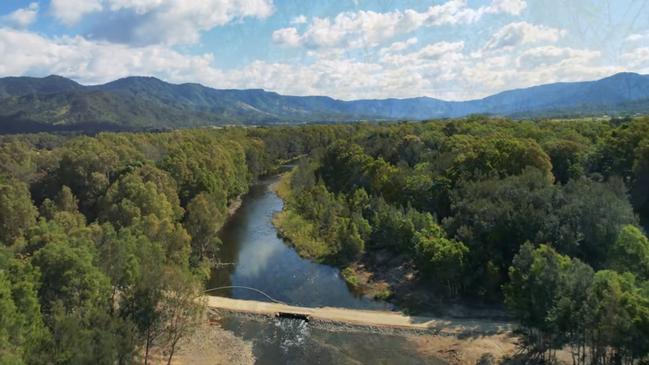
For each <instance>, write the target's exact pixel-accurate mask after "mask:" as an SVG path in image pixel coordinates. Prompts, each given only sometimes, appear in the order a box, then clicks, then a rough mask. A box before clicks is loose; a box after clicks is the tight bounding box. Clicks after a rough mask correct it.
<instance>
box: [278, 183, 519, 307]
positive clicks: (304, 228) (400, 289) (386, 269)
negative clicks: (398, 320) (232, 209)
mask: <svg viewBox="0 0 649 365" xmlns="http://www.w3.org/2000/svg"><path fill="white" fill-rule="evenodd" d="M294 171H295V170H291V171H289V172H286V173H284V174H282V175H280V178H279V180H278V181H277V182H275V183H274V184H272V185H271V186H270V189H271V190H272V191H273V192H275V194H277V196H278V197H279V198H280V199H282V200H283V201H284V203H285V204H286V202H288V201H290V199H292V191H291V187H290V180H291V177H292V174H293V173H294ZM273 225H274V226H275V228H276V231H277V232H278V235H279V236H280V237H282V238H283V239H284V240H285V241H286V243H287V244H288V245H290V246H291V247H292V248H293V249H294V250H295V251H296V252H297V253H298V254H299V255H300V256H301V257H303V258H306V259H309V260H311V261H314V262H318V263H326V264H328V265H332V266H337V267H338V268H339V269H340V270H341V271H340V273H341V276H342V278H343V279H344V280H345V282H346V283H347V285H348V287H349V288H350V289H351V290H352V291H353V292H354V293H356V294H357V295H360V296H363V297H366V298H369V299H374V300H380V301H387V302H389V303H391V304H394V305H396V306H398V307H399V308H402V309H404V310H407V311H409V312H413V313H427V314H432V315H435V316H453V317H459V318H499V319H501V318H508V315H507V314H506V313H505V312H504V311H503V310H502V309H501V308H500V307H498V306H484V307H481V306H477V305H475V304H472V305H467V304H466V303H464V302H454V301H449V300H447V299H445V298H444V297H443V296H440V295H437V293H435V292H434V291H432V290H431V289H430V286H429V285H427V283H426V282H425V280H424V279H422V276H421V275H420V273H419V270H418V267H417V265H416V263H415V262H414V259H413V258H412V256H411V255H407V254H400V255H395V254H394V252H392V251H389V250H387V249H375V250H367V251H366V252H364V253H363V255H362V256H361V257H359V258H358V260H356V261H354V262H352V263H350V264H347V265H336V264H335V263H333V262H329V261H328V260H327V258H328V257H330V255H331V248H330V247H329V246H328V245H327V243H326V242H323V241H322V240H321V239H319V238H318V234H317V232H315V228H314V226H313V224H312V223H311V222H308V221H307V220H305V219H304V218H302V217H301V216H300V215H299V214H297V213H295V212H293V211H292V210H290V209H286V208H285V209H283V210H282V211H281V212H278V213H275V214H274V216H273Z"/></svg>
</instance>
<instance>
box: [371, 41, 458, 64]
mask: <svg viewBox="0 0 649 365" xmlns="http://www.w3.org/2000/svg"><path fill="white" fill-rule="evenodd" d="M463 49H464V42H463V41H460V42H437V43H432V44H428V45H426V46H424V47H422V48H421V49H419V50H417V51H414V52H410V53H405V54H402V53H392V52H388V53H386V54H384V55H383V57H382V58H381V62H383V63H385V64H388V65H389V66H413V65H414V66H416V65H419V64H422V63H430V62H431V61H438V60H440V59H448V60H452V61H457V60H458V59H461V58H463V57H464V55H463V54H462V53H461V52H462V50H463ZM449 66H450V65H449Z"/></svg>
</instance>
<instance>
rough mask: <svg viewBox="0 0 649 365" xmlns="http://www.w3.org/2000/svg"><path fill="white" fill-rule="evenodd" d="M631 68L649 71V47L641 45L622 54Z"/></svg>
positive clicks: (644, 71)
mask: <svg viewBox="0 0 649 365" xmlns="http://www.w3.org/2000/svg"><path fill="white" fill-rule="evenodd" d="M621 58H622V60H624V61H625V62H626V63H627V64H628V65H629V67H630V68H631V69H633V70H636V71H638V72H642V73H649V47H639V48H636V49H633V50H631V51H629V52H626V53H624V54H622V56H621Z"/></svg>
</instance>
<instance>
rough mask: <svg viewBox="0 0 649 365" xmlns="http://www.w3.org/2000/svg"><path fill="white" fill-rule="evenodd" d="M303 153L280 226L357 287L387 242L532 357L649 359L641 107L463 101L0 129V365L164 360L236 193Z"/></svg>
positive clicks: (427, 280) (418, 274) (424, 282)
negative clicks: (505, 329)
mask: <svg viewBox="0 0 649 365" xmlns="http://www.w3.org/2000/svg"><path fill="white" fill-rule="evenodd" d="M297 157H300V160H299V162H298V163H297V167H296V168H294V169H293V170H292V172H290V173H289V174H288V175H286V177H285V178H284V181H283V184H281V185H280V186H279V187H278V190H279V193H280V195H281V196H282V197H283V198H284V199H285V202H286V205H285V210H284V211H283V212H282V213H281V214H279V215H278V216H276V219H275V223H276V225H277V226H278V228H279V230H280V232H281V233H282V234H283V235H285V236H286V237H288V238H289V239H290V240H291V242H292V244H294V245H295V246H296V248H297V249H298V251H299V252H300V253H301V254H302V255H304V256H307V257H310V258H312V259H314V260H318V261H323V262H327V263H331V264H335V265H338V266H340V267H342V268H344V270H343V274H344V276H345V277H346V279H347V280H348V282H349V283H350V285H352V286H354V285H361V283H359V281H360V280H361V279H360V278H359V277H360V276H361V275H360V268H361V267H363V268H364V269H365V270H369V271H372V270H373V269H376V268H377V266H376V257H377V256H381V257H384V256H387V257H397V258H399V260H402V261H403V262H407V263H408V265H410V266H409V267H412V268H413V271H412V274H413V275H414V278H413V281H416V282H417V285H418V286H419V287H423V288H424V289H425V290H427V291H430V292H434V293H436V294H438V295H444V296H445V297H446V298H449V300H455V299H465V300H466V299H470V300H478V301H482V302H486V303H505V304H506V306H507V307H508V308H509V310H510V312H511V314H512V315H513V316H514V318H516V320H517V321H518V322H519V323H520V324H521V330H520V336H521V338H522V342H521V347H522V348H521V349H522V350H524V353H525V354H526V356H528V357H529V358H532V359H537V360H540V361H550V360H552V358H553V355H554V352H555V351H556V350H558V349H561V348H565V347H566V346H568V348H569V349H570V350H571V351H572V353H573V359H574V362H575V363H579V364H582V363H593V364H621V363H624V364H631V363H638V362H639V361H649V240H648V239H647V236H646V235H645V233H644V230H643V228H642V224H643V222H644V224H645V225H646V222H647V220H648V219H649V119H635V120H631V119H624V120H619V119H613V120H607V121H596V120H565V121H543V122H512V121H508V120H498V119H487V118H481V117H471V118H467V119H462V120H452V121H431V122H425V123H386V124H363V123H358V124H347V125H322V126H301V127H272V128H224V129H195V130H181V131H173V132H165V133H101V134H98V135H96V136H93V137H89V136H69V135H51V134H34V135H22V136H4V137H0V212H1V213H0V243H1V244H0V313H2V316H1V317H0V363H8V364H23V363H24V364H42V363H51V364H90V363H92V364H115V363H119V364H128V363H133V362H143V363H147V362H148V360H149V355H150V353H151V352H152V351H153V350H154V349H155V350H156V351H162V352H163V353H164V354H165V356H167V358H169V359H171V358H172V356H173V354H174V351H175V349H176V345H177V344H178V341H179V339H180V338H182V337H183V336H185V335H187V333H190V332H191V331H192V326H193V325H194V324H195V323H196V322H197V321H199V320H200V317H201V315H202V313H203V311H202V306H201V303H200V301H197V300H196V298H198V297H200V295H201V293H202V289H203V285H204V282H205V280H206V279H207V276H208V274H209V270H210V267H211V266H212V264H213V263H214V262H215V261H217V260H218V255H219V246H220V244H221V243H220V241H219V239H218V237H217V232H218V231H219V229H220V228H221V226H222V224H223V223H224V221H225V219H226V218H227V208H228V206H229V205H230V204H231V203H232V202H233V201H235V200H236V199H237V198H238V197H240V196H241V195H243V194H245V193H246V192H247V191H248V188H249V187H250V186H251V185H252V184H253V183H254V182H255V181H256V180H257V179H258V178H259V177H260V176H262V175H265V174H268V173H270V172H272V171H274V169H275V168H276V167H277V166H278V165H280V164H282V163H284V162H286V161H289V160H292V159H295V158H297ZM395 295H396V294H393V293H392V292H391V290H390V288H385V289H384V290H383V291H382V292H381V293H377V295H376V296H378V297H381V298H391V297H393V296H395Z"/></svg>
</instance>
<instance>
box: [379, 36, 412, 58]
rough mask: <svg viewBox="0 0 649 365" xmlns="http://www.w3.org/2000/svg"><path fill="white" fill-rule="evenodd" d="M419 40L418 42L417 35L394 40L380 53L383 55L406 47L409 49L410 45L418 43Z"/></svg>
mask: <svg viewBox="0 0 649 365" xmlns="http://www.w3.org/2000/svg"><path fill="white" fill-rule="evenodd" d="M417 42H418V40H417V37H412V38H408V39H406V40H405V41H402V42H394V43H392V44H391V45H390V46H388V47H384V48H381V51H380V53H381V54H382V55H385V54H388V53H394V52H399V51H403V50H404V49H407V48H409V47H410V46H413V45H415V44H417Z"/></svg>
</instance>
